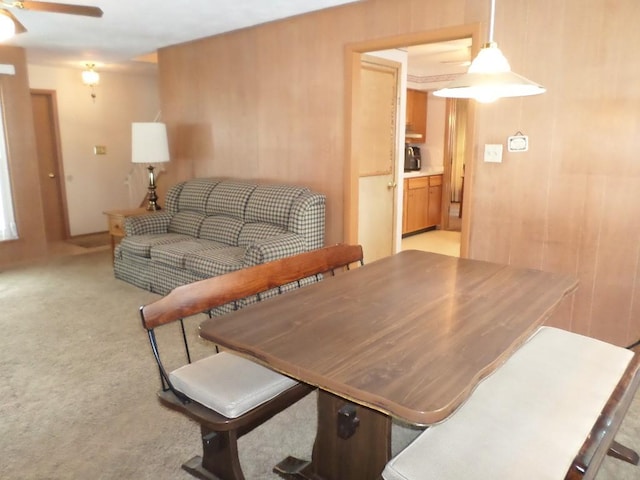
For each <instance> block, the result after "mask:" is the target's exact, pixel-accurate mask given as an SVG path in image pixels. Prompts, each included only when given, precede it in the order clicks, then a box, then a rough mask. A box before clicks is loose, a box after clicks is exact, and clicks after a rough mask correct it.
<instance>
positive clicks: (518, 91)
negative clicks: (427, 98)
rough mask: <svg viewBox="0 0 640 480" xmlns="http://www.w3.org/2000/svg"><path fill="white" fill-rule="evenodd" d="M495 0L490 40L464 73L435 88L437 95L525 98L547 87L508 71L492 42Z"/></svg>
mask: <svg viewBox="0 0 640 480" xmlns="http://www.w3.org/2000/svg"><path fill="white" fill-rule="evenodd" d="M495 8H496V2H495V0H491V23H490V26H489V41H488V42H487V43H485V44H484V45H483V46H482V49H481V50H480V52H478V56H477V57H476V58H475V59H474V60H473V62H471V66H470V67H469V70H467V73H465V74H464V75H461V76H460V77H458V78H456V79H455V80H453V81H452V82H450V83H449V84H447V85H446V86H445V87H444V88H441V89H440V90H436V91H435V92H433V94H434V95H435V96H437V97H448V98H473V99H475V100H477V101H479V102H482V103H488V102H493V101H495V100H497V99H498V98H503V97H525V96H529V95H538V94H540V93H544V92H545V91H546V89H545V88H544V87H543V86H541V85H538V84H537V83H534V82H532V81H531V80H527V79H526V78H524V77H523V76H521V75H518V74H517V73H514V72H512V71H511V66H510V65H509V62H508V61H507V59H506V58H505V56H504V55H503V54H502V52H501V51H500V49H499V48H498V44H497V43H496V42H494V41H493V24H494V18H495Z"/></svg>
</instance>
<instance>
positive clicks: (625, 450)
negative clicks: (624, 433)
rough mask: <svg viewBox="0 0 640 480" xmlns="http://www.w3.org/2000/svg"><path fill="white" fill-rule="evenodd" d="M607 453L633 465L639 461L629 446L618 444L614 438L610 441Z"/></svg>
mask: <svg viewBox="0 0 640 480" xmlns="http://www.w3.org/2000/svg"><path fill="white" fill-rule="evenodd" d="M607 455H609V456H610V457H613V458H617V459H619V460H624V461H625V462H628V463H631V464H633V465H638V461H640V456H638V454H637V453H636V452H635V451H634V450H631V449H630V448H629V447H625V446H624V445H621V444H619V443H618V442H616V441H615V440H614V441H613V443H611V446H610V447H609V451H608V452H607Z"/></svg>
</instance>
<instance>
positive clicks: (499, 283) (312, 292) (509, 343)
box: [200, 250, 577, 480]
mask: <svg viewBox="0 0 640 480" xmlns="http://www.w3.org/2000/svg"><path fill="white" fill-rule="evenodd" d="M576 288H577V280H576V279H575V278H574V277H572V276H570V275H565V274H561V273H553V272H544V271H540V270H534V269H528V268H519V267H514V266H508V265H501V264H496V263H490V262H485V261H478V260H470V259H462V258H456V257H449V256H444V255H439V254H434V253H428V252H422V251H416V250H409V251H403V252H400V253H398V254H395V255H393V256H390V257H386V258H383V259H380V260H377V261H375V262H372V263H370V264H367V265H365V266H363V267H360V268H356V269H352V270H350V271H348V272H345V273H341V274H338V275H336V276H335V277H332V278H327V279H325V280H324V281H321V282H319V283H316V284H312V285H310V286H307V287H304V288H300V289H297V290H295V291H292V292H289V293H287V294H286V295H280V296H277V297H275V298H273V299H269V300H265V301H263V302H260V303H259V304H256V305H252V306H249V307H246V308H243V309H241V310H239V311H237V312H234V313H232V314H229V315H225V316H223V317H216V318H212V319H209V320H206V321H204V322H203V323H202V324H201V326H200V335H201V337H202V338H205V339H207V340H210V341H212V342H215V343H216V344H218V345H220V346H222V347H224V348H227V349H230V350H233V351H234V352H236V353H238V354H241V355H243V356H246V357H248V358H250V359H252V360H255V361H257V362H259V363H261V364H263V365H266V366H268V367H270V368H272V369H274V370H276V371H279V372H282V373H284V374H286V375H288V376H290V377H293V378H295V379H297V380H299V381H301V382H305V383H308V384H311V385H315V386H317V387H318V392H319V393H318V423H317V431H316V439H315V443H314V447H313V452H312V458H311V459H310V461H307V462H302V461H295V460H293V459H291V458H289V459H286V460H285V461H284V462H283V463H282V464H281V465H279V466H278V467H277V468H276V470H277V471H280V472H283V471H284V472H288V473H292V474H296V475H297V476H299V477H300V478H308V479H316V480H320V479H331V480H338V479H340V480H345V479H349V480H369V479H378V478H380V473H381V471H382V469H383V468H384V466H385V464H386V462H387V461H388V460H389V459H390V456H391V423H392V418H397V419H399V420H401V421H404V422H407V423H410V424H415V425H421V426H426V425H430V424H434V423H437V422H440V421H442V420H444V419H445V418H447V417H448V416H449V415H451V414H453V413H454V412H455V410H456V409H457V408H458V407H459V406H460V405H461V404H462V403H463V402H464V401H465V400H466V399H467V398H468V397H469V395H471V394H472V392H473V390H474V388H475V387H476V386H477V385H478V382H480V381H481V380H482V379H483V378H484V377H486V376H487V375H489V374H491V373H492V372H493V371H494V370H495V369H496V368H498V367H499V366H500V365H501V364H502V363H503V362H505V361H506V360H507V359H508V358H509V356H510V355H511V354H512V353H513V352H514V351H515V350H517V349H518V348H519V346H521V345H522V344H523V342H525V341H526V340H527V339H528V338H529V337H530V336H531V335H532V334H533V332H534V331H536V330H537V328H538V327H539V326H540V325H542V324H543V323H544V322H545V320H547V319H548V317H549V316H550V314H551V313H552V311H553V310H554V308H555V307H556V306H557V305H558V304H559V303H560V302H561V301H562V299H563V298H564V297H565V296H567V295H568V294H570V293H571V292H573V291H574V290H575V289H576ZM274 441H277V439H275V440H274Z"/></svg>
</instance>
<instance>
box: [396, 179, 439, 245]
mask: <svg viewBox="0 0 640 480" xmlns="http://www.w3.org/2000/svg"><path fill="white" fill-rule="evenodd" d="M441 215H442V175H430V176H425V177H413V178H405V180H404V198H403V215H402V234H403V235H405V234H409V233H413V232H417V231H419V230H424V229H427V228H430V227H434V226H436V225H439V224H440V217H441Z"/></svg>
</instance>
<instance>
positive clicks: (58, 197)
mask: <svg viewBox="0 0 640 480" xmlns="http://www.w3.org/2000/svg"><path fill="white" fill-rule="evenodd" d="M31 107H32V110H33V126H34V131H35V137H36V148H37V153H38V177H39V180H40V196H41V198H42V211H43V215H44V224H45V234H46V238H47V242H48V243H52V242H57V241H61V240H66V239H67V238H69V221H68V218H67V206H66V202H65V198H66V196H65V192H64V183H63V182H62V179H63V178H64V173H63V169H62V162H61V161H60V160H61V158H62V156H61V154H60V151H61V150H60V136H59V134H58V131H59V130H58V109H57V104H56V96H55V92H54V91H52V90H31Z"/></svg>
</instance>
